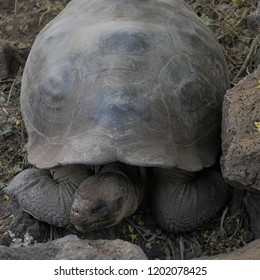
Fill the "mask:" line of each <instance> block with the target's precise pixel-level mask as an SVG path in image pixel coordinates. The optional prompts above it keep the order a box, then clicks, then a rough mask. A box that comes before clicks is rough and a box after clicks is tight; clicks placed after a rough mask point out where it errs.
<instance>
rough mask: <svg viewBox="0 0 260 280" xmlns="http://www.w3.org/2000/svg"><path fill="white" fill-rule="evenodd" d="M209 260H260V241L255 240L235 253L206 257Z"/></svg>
mask: <svg viewBox="0 0 260 280" xmlns="http://www.w3.org/2000/svg"><path fill="white" fill-rule="evenodd" d="M203 259H209V260H260V239H257V240H254V241H252V242H250V243H248V244H247V245H245V246H244V247H242V248H239V249H237V250H235V251H232V252H229V253H224V254H219V255H216V256H211V257H204V258H203Z"/></svg>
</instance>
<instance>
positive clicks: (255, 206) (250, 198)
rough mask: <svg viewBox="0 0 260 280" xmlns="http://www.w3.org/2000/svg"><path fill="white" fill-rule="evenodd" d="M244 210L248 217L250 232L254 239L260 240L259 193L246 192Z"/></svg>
mask: <svg viewBox="0 0 260 280" xmlns="http://www.w3.org/2000/svg"><path fill="white" fill-rule="evenodd" d="M245 209H246V212H247V214H248V217H249V227H250V231H251V232H252V233H253V234H254V239H259V238H260V193H258V192H257V193H256V192H249V191H248V192H247V194H246V196H245Z"/></svg>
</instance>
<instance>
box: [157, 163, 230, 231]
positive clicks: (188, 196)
mask: <svg viewBox="0 0 260 280" xmlns="http://www.w3.org/2000/svg"><path fill="white" fill-rule="evenodd" d="M229 194H230V187H229V186H228V185H227V184H226V183H225V181H224V179H223V177H222V175H221V173H219V172H217V171H214V170H210V169H208V170H203V171H200V172H197V173H193V172H188V171H184V170H181V169H162V168H155V169H154V178H153V192H152V209H153V211H154V215H155V218H156V219H157V221H158V223H159V224H160V226H161V227H163V228H164V229H166V230H168V231H171V232H176V233H178V232H185V231H190V230H193V229H195V228H196V227H198V226H200V225H202V224H203V223H205V222H207V221H208V220H210V219H211V218H213V217H214V215H215V214H216V213H217V212H218V211H219V210H220V209H221V208H222V207H223V206H224V205H225V203H226V202H227V201H228V198H229Z"/></svg>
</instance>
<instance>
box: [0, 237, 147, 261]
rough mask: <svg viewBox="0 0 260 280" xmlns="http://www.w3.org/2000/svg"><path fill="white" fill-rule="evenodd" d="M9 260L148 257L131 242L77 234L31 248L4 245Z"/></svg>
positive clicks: (0, 251)
mask: <svg viewBox="0 0 260 280" xmlns="http://www.w3.org/2000/svg"><path fill="white" fill-rule="evenodd" d="M0 259H5V260H10V259H12V260H14V259H15V260H25V259H26V260H29V259H30V260H43V259H44V260H145V259H147V257H146V256H145V254H144V253H143V251H142V249H141V248H140V247H138V246H136V245H133V244H131V243H129V242H127V241H123V240H121V239H116V240H81V239H79V238H78V237H77V236H75V235H68V236H66V237H63V238H60V239H56V240H54V241H50V242H47V243H42V244H35V245H32V246H28V247H20V248H10V247H6V246H0Z"/></svg>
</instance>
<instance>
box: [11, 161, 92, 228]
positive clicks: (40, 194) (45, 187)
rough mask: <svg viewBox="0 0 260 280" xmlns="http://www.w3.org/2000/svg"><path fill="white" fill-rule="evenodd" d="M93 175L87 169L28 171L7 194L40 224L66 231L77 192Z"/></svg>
mask: <svg viewBox="0 0 260 280" xmlns="http://www.w3.org/2000/svg"><path fill="white" fill-rule="evenodd" d="M92 174H93V171H92V170H91V168H90V167H88V166H85V165H68V166H64V167H55V168H52V169H51V170H41V169H37V168H31V169H26V170H24V171H22V172H20V173H19V174H18V175H17V176H15V177H14V179H13V180H12V181H11V182H10V184H9V185H8V186H7V187H6V188H5V192H6V194H8V195H10V196H11V197H13V198H14V199H16V200H17V201H18V203H19V204H20V206H21V208H22V209H23V210H24V211H25V212H28V213H29V214H31V215H32V216H34V217H35V218H36V219H37V220H39V221H44V222H47V223H49V224H51V225H56V226H58V227H64V226H67V225H68V224H69V223H70V208H71V205H72V202H73V196H74V192H75V190H76V189H77V188H78V186H79V185H80V184H81V182H82V181H84V180H85V179H86V178H87V177H89V176H91V175H92Z"/></svg>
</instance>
